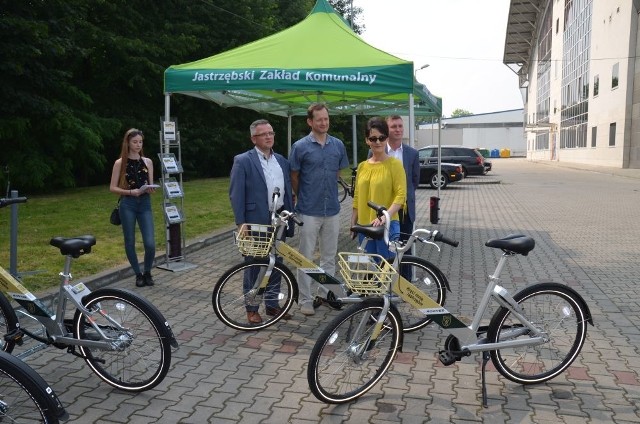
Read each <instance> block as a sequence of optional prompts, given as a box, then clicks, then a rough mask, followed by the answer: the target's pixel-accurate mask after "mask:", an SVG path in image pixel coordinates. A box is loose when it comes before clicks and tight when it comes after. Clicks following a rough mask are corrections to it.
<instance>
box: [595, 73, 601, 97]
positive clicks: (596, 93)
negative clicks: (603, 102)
mask: <svg viewBox="0 0 640 424" xmlns="http://www.w3.org/2000/svg"><path fill="white" fill-rule="evenodd" d="M598 88H600V75H596V76H595V77H593V97H597V96H598Z"/></svg>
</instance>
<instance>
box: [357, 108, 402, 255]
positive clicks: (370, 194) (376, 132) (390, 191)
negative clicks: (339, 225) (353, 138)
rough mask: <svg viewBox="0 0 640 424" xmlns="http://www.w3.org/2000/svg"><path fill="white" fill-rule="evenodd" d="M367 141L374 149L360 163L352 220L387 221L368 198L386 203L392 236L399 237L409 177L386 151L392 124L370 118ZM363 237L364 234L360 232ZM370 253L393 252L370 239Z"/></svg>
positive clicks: (379, 223)
mask: <svg viewBox="0 0 640 424" xmlns="http://www.w3.org/2000/svg"><path fill="white" fill-rule="evenodd" d="M365 135H366V143H367V145H368V146H369V148H370V149H371V153H372V154H371V157H370V158H369V159H367V160H365V161H363V162H360V164H359V165H358V173H357V174H356V175H357V176H356V188H355V193H354V195H353V213H352V215H351V224H352V225H354V224H356V223H358V224H361V225H367V224H371V225H374V226H378V225H384V219H385V218H384V216H383V217H380V218H378V217H376V212H375V211H374V210H373V209H371V208H370V207H369V206H367V202H368V201H372V202H373V203H376V204H378V205H382V206H385V207H386V208H387V211H388V212H389V216H391V222H390V231H389V239H390V240H394V239H397V238H398V236H399V234H400V222H399V218H398V211H399V210H400V209H401V208H402V207H403V206H404V204H405V201H406V198H407V179H406V177H405V173H404V168H403V167H402V163H401V162H400V161H399V160H397V159H396V158H392V157H391V156H389V155H388V154H387V138H389V126H388V125H387V122H386V121H385V120H384V119H383V118H380V117H375V118H371V119H369V121H368V122H367V128H366V132H365ZM358 238H359V240H360V241H362V238H363V236H362V235H361V234H359V235H358ZM367 252H368V253H376V254H378V255H380V256H382V257H383V258H390V257H392V256H393V255H392V254H391V253H390V252H389V248H388V246H387V245H386V244H385V243H384V240H375V241H373V240H372V241H369V243H368V244H367Z"/></svg>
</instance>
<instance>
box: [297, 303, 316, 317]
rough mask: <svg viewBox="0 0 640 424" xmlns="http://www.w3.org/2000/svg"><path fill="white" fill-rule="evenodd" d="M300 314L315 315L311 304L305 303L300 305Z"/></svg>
mask: <svg viewBox="0 0 640 424" xmlns="http://www.w3.org/2000/svg"><path fill="white" fill-rule="evenodd" d="M300 312H302V314H303V315H307V316H309V315H314V314H315V313H316V310H315V309H314V307H313V302H305V303H303V304H301V305H300Z"/></svg>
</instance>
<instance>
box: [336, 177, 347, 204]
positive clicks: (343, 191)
mask: <svg viewBox="0 0 640 424" xmlns="http://www.w3.org/2000/svg"><path fill="white" fill-rule="evenodd" d="M346 198H347V188H346V187H345V185H344V183H343V182H342V181H340V180H338V201H339V202H340V203H342V202H344V199H346Z"/></svg>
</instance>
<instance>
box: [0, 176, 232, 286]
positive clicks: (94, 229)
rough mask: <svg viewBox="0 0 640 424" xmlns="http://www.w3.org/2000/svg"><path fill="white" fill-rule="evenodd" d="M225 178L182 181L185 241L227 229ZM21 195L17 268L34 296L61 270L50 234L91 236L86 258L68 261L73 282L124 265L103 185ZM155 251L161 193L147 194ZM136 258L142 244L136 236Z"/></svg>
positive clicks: (1, 245)
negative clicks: (94, 238) (92, 243)
mask: <svg viewBox="0 0 640 424" xmlns="http://www.w3.org/2000/svg"><path fill="white" fill-rule="evenodd" d="M228 190H229V178H213V179H201V180H195V181H188V182H184V193H185V197H184V215H185V219H186V221H185V223H184V226H183V228H184V232H185V234H184V235H185V237H186V239H187V240H190V239H193V238H196V237H198V236H201V235H204V234H209V233H211V232H213V231H215V230H217V229H220V228H226V227H231V226H233V222H234V220H233V212H232V210H231V205H230V203H229V192H228ZM19 195H21V196H27V197H28V198H29V200H28V201H27V203H23V204H19V206H18V254H17V259H18V262H17V270H18V273H19V274H20V275H21V280H22V283H23V284H24V285H25V286H26V287H27V288H28V289H29V290H31V291H34V292H38V291H42V290H47V289H50V288H52V287H56V286H57V285H58V284H59V276H58V274H59V273H60V271H61V270H62V265H63V260H64V258H63V256H62V255H60V253H59V251H58V250H57V248H55V247H53V246H50V245H49V240H50V239H51V238H52V237H55V236H64V237H72V236H79V235H83V234H93V235H94V236H95V237H96V239H97V243H96V245H95V246H94V247H93V249H92V251H91V254H88V255H83V256H82V257H80V259H78V260H77V261H75V262H74V265H73V269H72V273H73V274H74V277H75V280H76V281H80V280H81V279H82V278H83V277H86V276H89V275H93V274H96V273H98V272H101V271H104V270H107V269H109V268H112V267H114V266H117V265H123V264H127V263H128V262H127V259H126V256H125V254H124V242H123V237H122V227H119V226H114V225H111V224H110V223H109V215H110V213H111V209H112V208H113V207H114V206H115V204H116V201H117V196H115V195H114V194H112V193H111V192H109V187H108V186H106V185H105V186H99V187H89V188H78V189H71V190H67V191H64V192H58V193H51V194H44V195H34V196H30V195H29V193H22V192H19ZM152 199H153V200H152V201H153V212H154V215H155V231H156V253H158V254H161V253H164V252H165V251H166V236H165V225H164V217H163V216H162V192H161V191H160V190H158V191H156V193H155V194H154V195H153V198H152ZM9 221H10V207H7V208H3V209H1V210H0V229H1V230H0V265H1V266H3V267H4V268H5V269H7V270H8V269H9ZM136 240H137V241H138V252H139V257H140V258H142V251H143V249H142V240H141V237H140V232H139V230H138V231H137V232H136Z"/></svg>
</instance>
